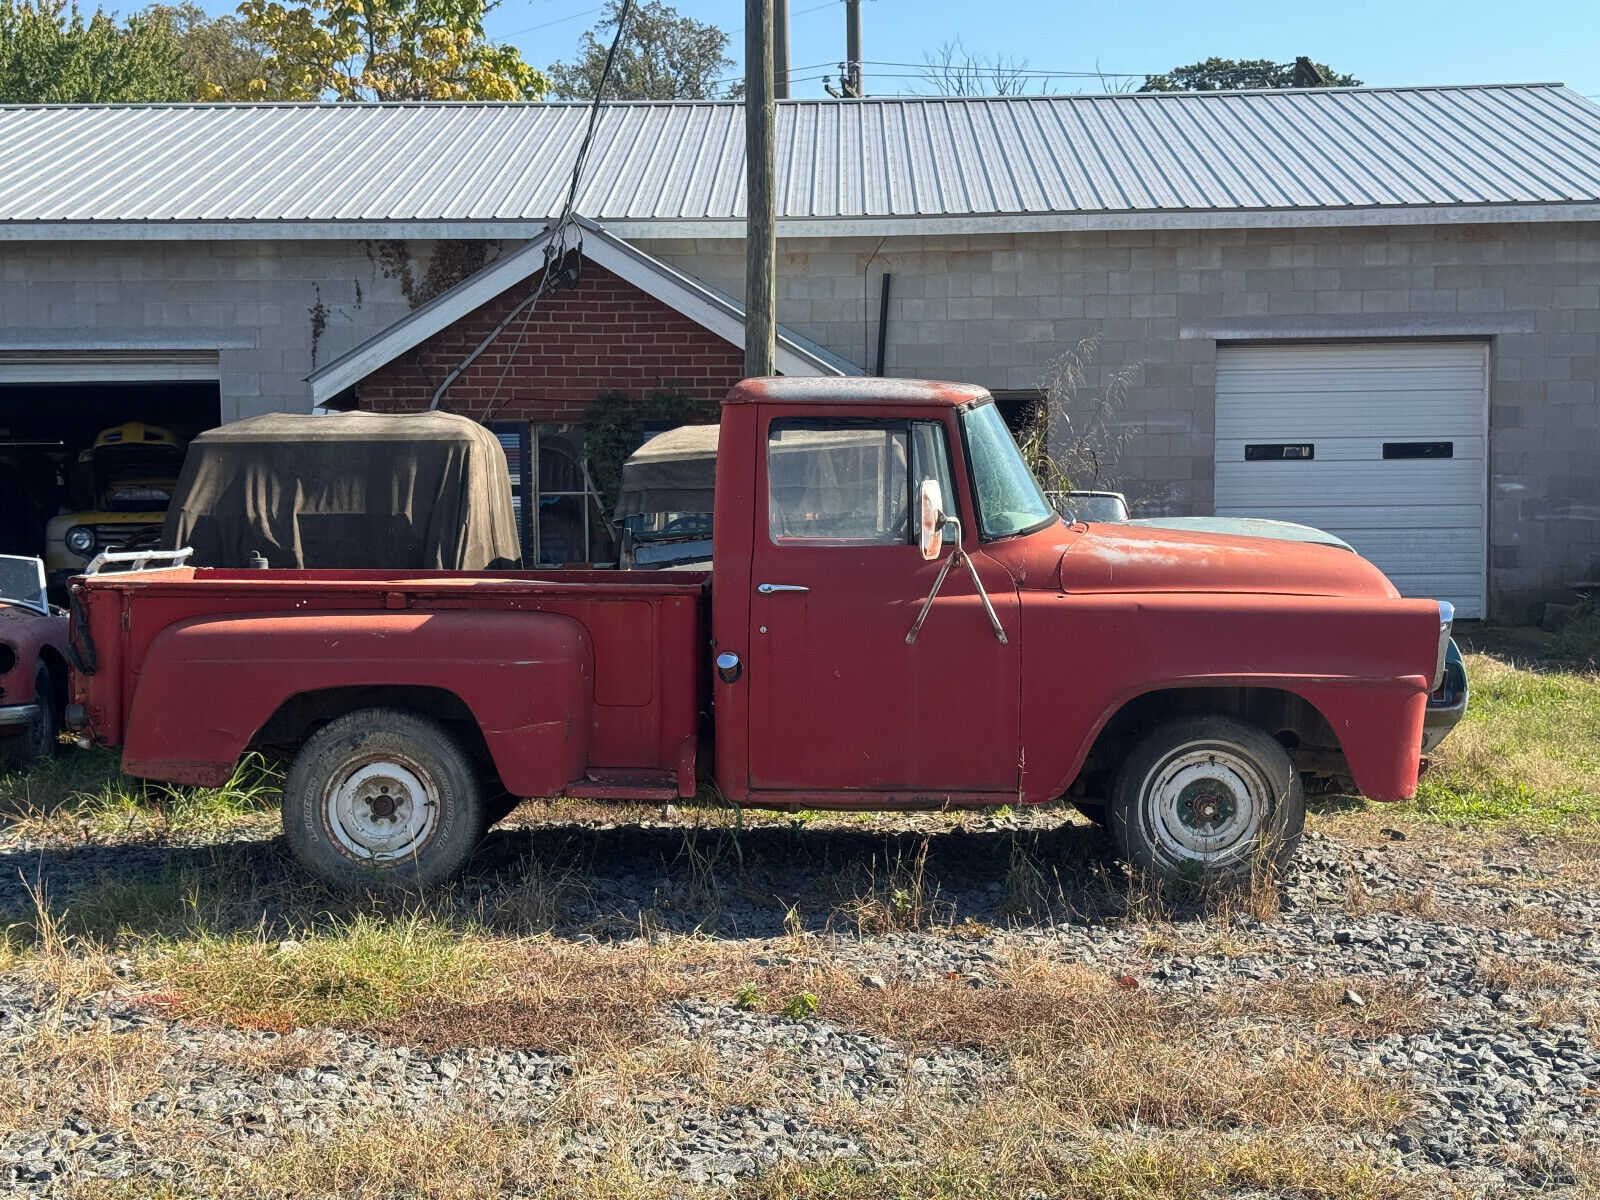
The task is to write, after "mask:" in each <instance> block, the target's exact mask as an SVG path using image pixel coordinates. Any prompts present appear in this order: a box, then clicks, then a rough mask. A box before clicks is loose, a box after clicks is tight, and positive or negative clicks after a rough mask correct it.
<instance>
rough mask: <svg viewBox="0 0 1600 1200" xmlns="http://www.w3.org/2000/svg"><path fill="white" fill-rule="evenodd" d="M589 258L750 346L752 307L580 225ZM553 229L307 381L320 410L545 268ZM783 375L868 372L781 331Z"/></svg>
mask: <svg viewBox="0 0 1600 1200" xmlns="http://www.w3.org/2000/svg"><path fill="white" fill-rule="evenodd" d="M578 224H579V225H580V226H581V227H582V229H583V256H584V258H586V259H588V260H589V261H590V262H592V263H594V264H595V265H597V266H600V267H604V268H605V269H606V270H608V271H610V272H611V273H612V274H613V275H616V276H618V277H620V278H622V279H624V280H626V281H627V282H628V283H631V284H632V285H633V286H634V287H636V288H638V289H639V290H640V291H642V292H645V293H646V294H648V295H650V296H654V297H655V298H656V299H657V300H659V301H661V302H662V303H663V304H665V305H667V306H668V307H669V308H672V309H674V310H676V311H677V312H680V313H682V314H683V315H684V316H686V317H688V318H689V319H690V320H691V321H693V322H695V323H696V324H697V325H700V326H701V327H702V328H705V329H708V330H710V331H711V332H712V333H714V334H716V335H717V336H718V337H720V338H722V339H723V340H725V341H728V342H731V343H732V344H733V345H735V346H741V347H742V346H743V345H744V322H745V309H744V305H742V304H740V303H739V302H738V301H737V300H734V299H733V298H732V297H730V296H726V295H724V294H723V293H721V292H719V291H717V290H715V289H714V288H709V287H707V286H706V285H705V284H703V283H701V282H700V281H699V280H697V279H695V278H694V277H693V276H690V275H685V274H684V273H683V272H682V271H680V270H678V269H677V268H676V267H672V266H669V265H668V264H666V263H664V262H662V261H661V260H660V259H658V258H654V257H652V256H651V255H648V254H646V253H644V251H642V250H640V249H639V248H638V247H636V246H630V245H628V244H627V243H626V242H624V241H623V240H622V239H621V238H617V237H613V236H612V235H611V234H609V233H607V232H606V231H605V230H604V229H602V228H600V226H598V225H596V224H595V223H594V222H593V221H586V220H583V219H581V218H580V219H579V221H578ZM550 237H551V234H550V232H549V231H546V232H545V233H543V234H541V235H540V236H539V237H536V238H534V239H533V240H531V241H529V242H527V243H525V244H524V245H521V246H518V247H517V248H516V249H515V250H513V251H512V252H511V253H510V254H507V255H505V256H504V257H503V258H498V259H496V260H495V261H494V262H492V263H490V264H489V265H488V266H486V267H484V268H483V269H482V270H481V271H479V272H478V273H477V274H475V275H473V276H472V277H471V278H469V279H465V280H463V281H462V282H461V283H459V284H457V285H456V286H455V287H453V288H451V289H450V290H449V291H448V292H445V293H443V294H442V295H439V296H436V297H434V298H433V299H432V300H430V301H428V303H426V304H424V305H422V306H421V307H420V308H417V309H415V310H413V311H412V312H409V313H407V314H406V315H405V316H403V317H401V318H400V319H399V320H398V321H396V322H395V323H394V324H393V325H391V326H389V327H388V328H387V329H385V330H383V331H382V332H381V333H378V334H375V335H374V336H373V337H370V338H368V339H367V340H366V341H364V342H362V343H361V344H360V345H359V346H356V347H355V348H354V349H352V350H348V351H346V352H345V353H344V354H341V355H340V356H339V357H338V358H336V359H334V360H333V361H332V362H329V363H328V364H327V365H325V366H323V367H319V368H318V369H317V370H315V371H313V372H312V373H311V374H310V375H309V376H307V381H308V382H309V383H310V384H311V396H312V402H313V403H314V404H326V403H327V402H328V401H329V400H332V399H333V398H334V397H336V396H338V395H339V394H340V393H341V392H344V391H345V390H347V389H349V388H351V387H354V386H355V385H356V384H358V383H360V382H361V381H362V380H363V379H365V378H366V377H367V376H368V375H371V374H372V373H373V372H374V371H376V370H377V369H378V368H379V367H382V366H384V365H386V364H387V363H390V362H393V361H394V360H395V359H396V358H398V357H399V356H400V355H402V354H404V353H405V352H406V351H407V350H410V349H411V348H412V347H414V346H418V345H420V344H421V343H423V342H425V341H426V340H427V339H428V338H430V337H432V336H433V335H434V334H436V333H438V332H440V331H441V330H443V329H446V328H448V327H449V326H450V325H452V324H454V323H455V322H456V321H459V320H460V319H461V318H463V317H465V316H466V315H467V314H469V313H471V312H474V311H476V310H477V309H479V308H481V307H483V305H485V304H487V303H489V301H491V300H493V299H494V298H495V297H496V296H499V295H501V294H503V293H504V292H505V291H506V290H507V289H509V288H512V287H515V286H516V285H517V284H519V283H521V282H522V281H523V280H525V279H528V278H529V277H531V276H533V275H536V274H537V273H538V272H539V271H541V270H542V269H543V268H544V248H545V246H546V245H548V244H549V242H550ZM777 366H778V370H779V371H780V372H781V373H782V374H784V375H859V374H861V368H860V367H857V366H856V365H855V364H854V363H851V362H847V361H846V360H845V359H842V358H840V357H839V356H838V355H837V354H834V353H833V352H832V351H829V350H825V349H823V348H822V347H821V346H819V345H817V344H816V343H815V342H812V341H808V340H806V339H805V338H802V337H800V336H798V335H796V334H794V333H791V332H790V331H789V330H787V329H785V328H783V326H781V325H780V326H779V327H778V352H777Z"/></svg>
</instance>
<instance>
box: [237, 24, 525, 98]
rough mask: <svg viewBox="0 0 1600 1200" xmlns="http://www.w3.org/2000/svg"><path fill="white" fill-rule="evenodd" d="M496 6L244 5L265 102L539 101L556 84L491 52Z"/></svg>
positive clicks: (510, 52)
mask: <svg viewBox="0 0 1600 1200" xmlns="http://www.w3.org/2000/svg"><path fill="white" fill-rule="evenodd" d="M494 7H495V5H494V4H493V3H492V2H490V0H299V2H298V3H291V4H282V3H279V0H244V3H242V4H240V5H239V15H240V16H242V17H243V18H244V20H245V23H246V25H247V26H248V27H249V29H250V31H251V33H252V34H253V35H254V36H255V37H257V38H258V39H259V40H260V41H261V42H262V43H264V44H265V46H266V47H267V55H266V58H265V60H264V62H263V70H262V73H261V76H260V77H259V78H257V79H255V80H253V81H252V84H251V90H252V93H253V94H254V95H255V96H256V97H257V98H259V99H268V100H272V99H277V100H318V99H325V98H333V99H337V100H538V99H540V98H542V97H543V96H544V95H545V93H547V92H548V91H549V90H550V81H549V80H548V79H547V78H546V77H545V76H544V74H543V73H542V72H540V71H537V70H535V69H534V68H533V67H530V66H529V65H528V64H527V63H525V62H523V60H522V55H521V54H520V53H519V52H518V51H517V49H516V48H515V47H513V46H504V45H497V44H496V43H494V42H491V41H490V40H489V39H488V38H487V37H486V36H485V35H484V31H483V21H484V17H485V16H487V15H488V13H489V12H490V11H491V10H492V9H493V8H494Z"/></svg>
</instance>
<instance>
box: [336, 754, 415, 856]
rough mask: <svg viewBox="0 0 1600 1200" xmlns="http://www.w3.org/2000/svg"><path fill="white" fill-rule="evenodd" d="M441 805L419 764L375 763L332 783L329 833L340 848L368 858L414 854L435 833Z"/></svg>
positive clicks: (340, 777)
mask: <svg viewBox="0 0 1600 1200" xmlns="http://www.w3.org/2000/svg"><path fill="white" fill-rule="evenodd" d="M438 813H439V805H438V800H437V799H436V797H435V795H434V792H433V789H432V788H430V787H429V786H428V784H427V783H425V782H424V779H423V776H422V775H421V774H420V773H419V771H418V770H417V768H414V767H410V766H406V765H403V764H401V763H397V762H386V761H380V762H369V763H366V764H363V765H361V766H358V767H354V768H351V769H350V770H349V771H347V772H345V773H344V774H343V775H341V776H339V777H338V778H336V779H335V780H334V781H333V783H332V784H331V785H330V786H329V788H328V792H327V795H326V797H325V800H324V815H325V817H326V821H327V826H328V831H329V832H330V833H331V834H332V835H333V839H334V841H335V842H336V843H337V844H338V846H339V849H340V850H342V851H343V852H344V853H345V854H347V855H349V856H350V857H351V858H355V859H359V860H361V861H364V862H376V861H384V860H388V859H396V858H409V857H411V856H412V855H414V854H416V853H418V852H419V851H420V850H421V849H422V848H423V847H424V846H426V845H427V843H428V840H429V839H430V838H431V837H432V836H433V832H434V829H435V827H436V825H437V822H438Z"/></svg>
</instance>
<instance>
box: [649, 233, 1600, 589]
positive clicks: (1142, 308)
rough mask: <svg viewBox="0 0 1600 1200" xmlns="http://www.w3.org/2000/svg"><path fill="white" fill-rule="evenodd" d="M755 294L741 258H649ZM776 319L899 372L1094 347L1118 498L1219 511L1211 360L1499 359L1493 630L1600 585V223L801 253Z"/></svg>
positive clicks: (977, 367) (1494, 412) (664, 244)
mask: <svg viewBox="0 0 1600 1200" xmlns="http://www.w3.org/2000/svg"><path fill="white" fill-rule="evenodd" d="M639 244H640V245H641V247H643V248H645V249H647V250H649V251H650V252H651V253H653V254H656V255H658V256H659V257H661V258H664V259H666V260H667V261H669V262H671V263H673V264H674V265H676V266H678V267H680V268H682V269H684V270H686V271H688V272H689V273H691V274H693V275H695V276H697V277H699V278H701V279H703V280H705V281H707V282H708V283H711V284H713V285H714V286H717V287H719V288H721V289H722V290H724V291H726V292H728V293H730V294H732V295H735V296H738V295H740V293H741V292H742V290H743V274H744V249H743V246H742V244H741V243H739V242H736V241H709V240H657V241H640V242H639ZM778 262H779V282H778V296H779V299H778V319H779V320H780V321H781V322H783V323H784V324H785V325H787V326H789V327H790V328H791V329H793V330H795V331H796V332H797V333H800V334H803V335H805V336H807V337H810V338H812V339H814V340H815V341H817V342H820V343H821V344H823V345H824V346H827V347H828V348H829V349H831V350H833V351H834V352H835V353H837V354H841V355H843V356H845V357H846V358H849V359H851V360H852V361H855V362H857V363H863V364H866V365H868V366H869V367H870V365H871V361H872V355H873V354H874V353H875V350H876V345H877V312H878V286H879V276H880V275H881V273H882V272H884V271H888V272H890V273H891V275H892V276H893V279H892V283H891V291H890V303H889V330H888V355H887V366H886V373H888V374H891V375H909V376H916V377H922V378H949V379H958V380H965V381H969V382H973V383H979V384H983V385H984V386H986V387H989V388H991V389H1026V388H1031V387H1035V386H1037V384H1038V383H1039V381H1040V379H1041V378H1042V377H1043V376H1044V374H1045V373H1046V371H1047V369H1048V368H1049V364H1050V363H1051V361H1052V360H1054V359H1055V358H1057V357H1058V356H1059V355H1060V354H1061V352H1062V351H1063V350H1064V349H1066V348H1068V347H1071V346H1073V345H1076V344H1077V343H1078V342H1079V341H1080V340H1081V339H1083V338H1085V337H1086V336H1088V335H1090V334H1092V333H1097V334H1099V335H1100V336H1101V338H1102V339H1103V341H1102V345H1101V348H1100V353H1099V357H1098V363H1099V364H1100V366H1101V368H1102V369H1103V370H1106V371H1109V370H1113V369H1124V370H1127V371H1129V372H1130V373H1131V375H1132V378H1133V379H1134V383H1133V386H1132V387H1131V388H1130V390H1129V393H1128V399H1127V403H1126V406H1125V408H1124V410H1123V414H1122V417H1123V420H1124V421H1125V422H1126V423H1127V424H1128V425H1129V426H1130V427H1131V428H1132V430H1133V431H1134V432H1135V436H1133V437H1132V438H1131V440H1130V441H1129V442H1128V445H1127V449H1126V452H1125V456H1124V458H1123V461H1122V462H1121V464H1120V465H1119V475H1120V478H1119V479H1118V480H1117V482H1118V483H1119V484H1120V485H1121V486H1123V487H1124V488H1125V489H1126V490H1127V491H1129V492H1130V493H1131V494H1134V495H1138V496H1142V497H1144V498H1145V499H1146V500H1147V501H1148V502H1149V503H1150V507H1151V508H1153V509H1156V510H1160V511H1165V512H1170V513H1185V514H1187V513H1200V514H1203V513H1209V512H1211V511H1212V501H1213V490H1212V476H1213V466H1212V461H1213V460H1212V436H1213V431H1214V422H1215V391H1214V388H1215V370H1216V348H1217V344H1218V343H1219V342H1228V341H1250V340H1306V339H1331V340H1374V339H1386V338H1435V339H1437V338H1451V337H1470V338H1478V339H1484V340H1487V341H1489V342H1490V343H1491V346H1492V352H1491V362H1492V380H1491V385H1490V476H1491V478H1490V485H1489V486H1490V492H1489V499H1490V535H1489V536H1490V611H1491V613H1492V614H1493V615H1494V616H1496V617H1497V618H1499V619H1502V620H1528V619H1532V618H1536V617H1537V616H1538V615H1539V612H1540V610H1541V608H1542V605H1543V604H1544V602H1545V601H1547V600H1561V599H1566V600H1570V599H1571V592H1570V591H1569V590H1568V589H1567V587H1566V584H1567V583H1569V582H1571V581H1573V580H1577V579H1594V578H1597V572H1600V397H1597V384H1600V225H1593V224H1559V223H1528V224H1518V225H1442V226H1423V225H1398V226H1390V227H1381V228H1326V229H1282V230H1265V229H1264V230H1172V231H1124V232H1115V231H1112V232H1092V233H1056V234H1046V233H1037V234H1035V233H1030V234H1014V235H1003V234H985V235H974V236H965V237H963V236H956V235H952V236H950V237H906V238H888V239H881V240H880V239H877V238H871V239H866V238H861V239H839V238H834V239H827V240H816V239H790V240H786V241H784V242H782V243H781V244H780V247H779V260H778Z"/></svg>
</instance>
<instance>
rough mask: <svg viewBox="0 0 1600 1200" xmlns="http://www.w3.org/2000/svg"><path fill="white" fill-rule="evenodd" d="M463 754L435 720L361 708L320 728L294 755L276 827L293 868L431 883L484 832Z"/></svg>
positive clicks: (372, 882)
mask: <svg viewBox="0 0 1600 1200" xmlns="http://www.w3.org/2000/svg"><path fill="white" fill-rule="evenodd" d="M485 816H486V814H485V812H484V805H483V796H482V788H481V785H480V783H479V781H478V773H477V770H476V768H475V767H474V765H473V762H472V759H471V757H470V756H469V755H468V754H467V753H466V751H465V750H463V749H462V747H461V744H460V742H459V741H457V740H456V738H455V736H454V735H453V734H451V732H450V731H449V730H448V729H447V728H445V727H444V726H443V725H441V724H440V723H439V722H437V721H435V720H432V719H431V718H428V717H424V716H420V715H419V714H417V713H413V712H407V711H405V710H404V709H396V708H367V709H361V710H359V711H357V712H353V713H347V714H346V715H344V716H342V717H339V718H337V719H335V720H333V721H330V722H328V724H326V725H324V726H323V727H322V728H321V729H319V730H318V731H317V732H316V733H314V734H313V735H312V736H311V737H310V738H309V739H307V741H306V743H305V745H304V746H302V747H301V748H300V752H299V753H298V754H296V755H295V759H294V762H293V764H292V765H291V766H290V768H289V776H288V778H287V779H286V780H285V781H284V788H283V830H284V835H285V836H286V837H287V839H288V842H289V848H290V850H292V851H293V852H294V855H295V857H296V858H297V859H298V860H299V861H300V863H301V864H302V865H303V866H305V867H307V868H308V869H310V870H311V871H314V872H315V873H316V874H318V875H320V876H322V878H324V879H326V880H327V881H328V882H330V883H333V884H338V885H344V886H350V885H358V884H359V885H365V886H368V887H378V888H407V887H432V886H434V885H436V884H439V883H443V882H445V881H446V880H448V879H449V878H450V877H451V876H453V875H455V874H456V873H457V872H458V871H460V870H461V868H462V867H463V866H464V865H465V864H466V861H467V859H468V858H469V857H470V856H471V854H472V851H473V850H474V848H475V847H476V846H477V844H478V842H479V841H480V840H482V838H483V832H484V829H485V828H486V827H487V821H486V820H485Z"/></svg>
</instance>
